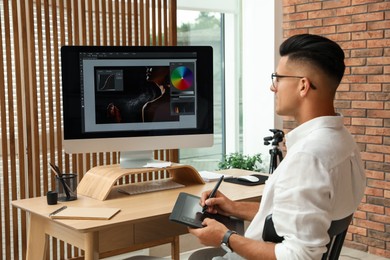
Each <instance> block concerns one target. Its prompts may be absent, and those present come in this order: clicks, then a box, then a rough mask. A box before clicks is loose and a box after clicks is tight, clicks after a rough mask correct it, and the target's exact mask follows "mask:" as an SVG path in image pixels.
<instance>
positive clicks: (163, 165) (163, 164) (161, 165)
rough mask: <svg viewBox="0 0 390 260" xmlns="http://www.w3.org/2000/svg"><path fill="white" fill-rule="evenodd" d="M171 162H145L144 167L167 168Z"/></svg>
mask: <svg viewBox="0 0 390 260" xmlns="http://www.w3.org/2000/svg"><path fill="white" fill-rule="evenodd" d="M171 165H172V163H171V162H150V163H147V164H145V165H144V166H143V167H145V168H166V167H169V166H171Z"/></svg>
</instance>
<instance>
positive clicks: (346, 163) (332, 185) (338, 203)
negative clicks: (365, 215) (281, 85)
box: [224, 116, 366, 260]
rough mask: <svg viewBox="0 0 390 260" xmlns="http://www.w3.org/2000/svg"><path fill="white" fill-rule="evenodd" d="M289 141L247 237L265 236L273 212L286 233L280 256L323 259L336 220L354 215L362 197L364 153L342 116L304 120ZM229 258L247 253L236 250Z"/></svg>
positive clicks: (281, 233)
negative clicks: (268, 217)
mask: <svg viewBox="0 0 390 260" xmlns="http://www.w3.org/2000/svg"><path fill="white" fill-rule="evenodd" d="M286 146H287V155H286V157H285V158H284V159H283V161H282V162H281V163H280V164H279V166H278V167H277V169H276V170H275V172H274V173H273V174H272V175H271V177H270V178H269V179H268V180H267V183H266V186H265V189H264V192H263V196H262V200H261V205H260V208H259V211H258V213H257V214H256V216H255V218H254V219H253V221H252V222H251V224H250V226H249V227H248V230H247V231H246V233H245V236H246V237H248V238H251V239H255V240H262V231H263V226H264V220H265V218H266V216H268V215H269V214H272V218H273V222H274V226H275V230H276V232H277V234H278V235H279V236H281V237H284V241H283V242H282V243H279V244H277V245H276V247H275V254H276V257H277V259H289V260H291V259H299V260H303V259H321V257H322V254H323V253H324V252H326V244H327V243H328V242H329V236H328V233H327V230H328V229H329V227H330V224H331V222H332V221H333V220H339V219H342V218H344V217H346V216H348V215H350V214H352V213H353V212H354V211H355V210H356V209H357V207H358V205H359V203H360V202H361V199H362V197H363V194H364V189H365V184H366V183H365V173H364V168H363V166H362V162H361V159H360V152H359V149H358V147H357V145H356V143H355V142H354V140H353V137H352V136H351V135H350V134H349V132H348V130H347V129H346V128H345V127H344V125H343V117H341V116H326V117H319V118H315V119H313V120H310V121H308V122H305V123H304V124H302V125H300V126H298V127H297V128H295V129H294V130H292V131H291V132H290V133H288V134H287V135H286ZM224 259H242V258H241V257H240V256H238V255H237V254H234V253H232V254H226V255H225V256H224Z"/></svg>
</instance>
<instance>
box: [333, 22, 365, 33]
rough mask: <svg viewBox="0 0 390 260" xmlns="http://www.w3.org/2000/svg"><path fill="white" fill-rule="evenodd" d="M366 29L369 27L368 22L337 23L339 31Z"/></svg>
mask: <svg viewBox="0 0 390 260" xmlns="http://www.w3.org/2000/svg"><path fill="white" fill-rule="evenodd" d="M366 29H367V25H366V23H355V24H345V25H337V32H356V31H365V30H366Z"/></svg>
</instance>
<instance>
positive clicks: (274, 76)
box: [271, 73, 317, 89]
mask: <svg viewBox="0 0 390 260" xmlns="http://www.w3.org/2000/svg"><path fill="white" fill-rule="evenodd" d="M278 78H295V79H303V78H306V77H302V76H287V75H278V74H276V73H272V74H271V80H272V86H273V87H274V88H276V82H278V81H277V79H278ZM310 87H311V88H312V89H317V88H316V87H315V86H314V85H313V84H310Z"/></svg>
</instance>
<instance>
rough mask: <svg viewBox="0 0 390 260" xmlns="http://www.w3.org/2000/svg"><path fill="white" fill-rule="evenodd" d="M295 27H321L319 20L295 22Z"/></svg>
mask: <svg viewBox="0 0 390 260" xmlns="http://www.w3.org/2000/svg"><path fill="white" fill-rule="evenodd" d="M296 26H297V28H306V27H318V26H322V20H321V19H313V20H302V21H297V22H296ZM321 28H322V27H321Z"/></svg>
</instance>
